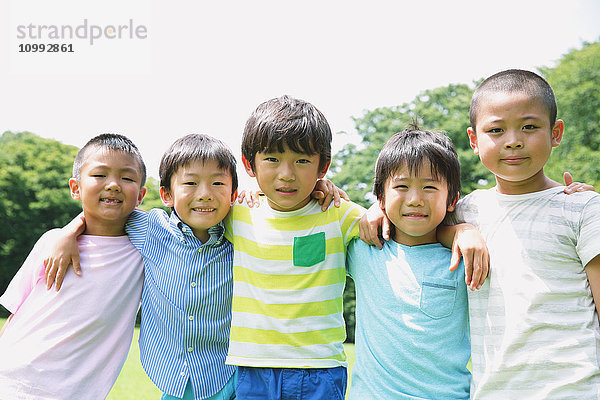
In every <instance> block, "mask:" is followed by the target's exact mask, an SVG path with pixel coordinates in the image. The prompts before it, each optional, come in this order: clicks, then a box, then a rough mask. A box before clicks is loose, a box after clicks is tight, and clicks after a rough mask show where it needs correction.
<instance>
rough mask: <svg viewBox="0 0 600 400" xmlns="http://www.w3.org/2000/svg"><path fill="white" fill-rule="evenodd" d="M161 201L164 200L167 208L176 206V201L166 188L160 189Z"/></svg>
mask: <svg viewBox="0 0 600 400" xmlns="http://www.w3.org/2000/svg"><path fill="white" fill-rule="evenodd" d="M160 199H161V200H162V203H163V204H164V205H165V207H171V208H173V207H174V205H175V201H174V200H173V196H172V195H171V192H170V191H168V190H167V189H166V188H165V187H164V186H161V187H160Z"/></svg>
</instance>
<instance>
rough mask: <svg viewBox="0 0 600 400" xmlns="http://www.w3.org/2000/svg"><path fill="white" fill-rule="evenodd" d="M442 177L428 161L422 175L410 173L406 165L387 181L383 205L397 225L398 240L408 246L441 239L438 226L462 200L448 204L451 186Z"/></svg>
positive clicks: (393, 222)
mask: <svg viewBox="0 0 600 400" xmlns="http://www.w3.org/2000/svg"><path fill="white" fill-rule="evenodd" d="M440 179H441V178H440ZM440 179H438V178H435V177H434V175H433V174H432V172H431V164H430V163H429V162H428V161H424V162H423V164H422V165H421V168H420V170H419V171H418V174H413V175H410V174H409V173H408V168H407V167H406V166H402V167H401V168H400V169H399V170H398V171H396V173H395V174H393V175H392V176H391V177H390V178H389V179H388V180H387V182H386V183H385V189H384V200H383V201H382V200H380V201H379V205H380V207H381V208H382V209H384V210H385V212H386V214H387V216H388V218H389V219H390V221H391V222H392V224H393V225H394V227H395V229H394V236H393V239H394V241H396V242H398V243H401V244H404V245H407V246H416V245H421V244H427V243H436V242H437V239H436V229H437V227H438V225H439V224H440V223H441V222H442V221H443V220H444V217H445V216H446V211H452V210H454V205H455V204H456V200H457V199H458V196H457V198H456V199H454V201H453V203H452V204H451V205H450V206H448V205H447V200H448V186H447V184H446V181H445V180H444V179H441V180H440Z"/></svg>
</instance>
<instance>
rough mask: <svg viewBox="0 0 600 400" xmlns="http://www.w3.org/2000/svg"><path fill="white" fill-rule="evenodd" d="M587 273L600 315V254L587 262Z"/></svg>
mask: <svg viewBox="0 0 600 400" xmlns="http://www.w3.org/2000/svg"><path fill="white" fill-rule="evenodd" d="M585 273H586V274H587V277H588V281H589V282H590V289H591V290H592V296H593V297H594V303H595V304H596V312H597V313H598V315H599V316H600V254H598V255H597V256H596V257H594V258H593V259H592V261H590V262H589V263H587V265H586V266H585Z"/></svg>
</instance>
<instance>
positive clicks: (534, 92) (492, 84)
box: [469, 69, 556, 130]
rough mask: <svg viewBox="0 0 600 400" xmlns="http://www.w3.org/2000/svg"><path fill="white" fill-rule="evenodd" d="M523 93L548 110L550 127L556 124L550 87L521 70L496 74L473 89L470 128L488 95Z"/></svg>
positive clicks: (541, 79)
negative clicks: (535, 99) (539, 102)
mask: <svg viewBox="0 0 600 400" xmlns="http://www.w3.org/2000/svg"><path fill="white" fill-rule="evenodd" d="M494 92H495V93H498V92H500V93H514V92H519V93H525V94H527V95H528V96H530V97H533V98H537V99H539V100H541V102H542V103H543V104H544V106H545V107H546V109H547V110H548V117H549V118H550V125H554V123H555V122H556V99H555V98H554V91H553V90H552V87H551V86H550V84H549V83H548V82H546V80H545V79H544V78H542V77H541V76H539V75H538V74H536V73H534V72H531V71H525V70H522V69H508V70H506V71H501V72H498V73H496V74H494V75H492V76H490V77H489V78H487V79H486V80H484V81H483V82H481V84H480V85H479V86H478V87H477V89H475V92H474V93H473V97H471V108H470V109H469V120H470V121H471V128H473V130H475V125H476V123H477V112H478V111H479V107H480V103H481V102H482V101H483V98H485V96H486V95H488V94H489V93H494Z"/></svg>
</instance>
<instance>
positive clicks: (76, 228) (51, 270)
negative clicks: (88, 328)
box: [44, 214, 85, 292]
mask: <svg viewBox="0 0 600 400" xmlns="http://www.w3.org/2000/svg"><path fill="white" fill-rule="evenodd" d="M84 231H85V219H84V218H83V214H79V215H78V216H77V217H75V219H74V220H73V221H71V222H69V223H68V224H67V225H66V226H65V227H64V228H62V229H61V236H60V238H59V239H58V240H57V241H56V243H55V244H54V246H53V248H52V252H51V253H52V254H51V255H50V256H49V257H47V258H46V259H45V260H44V265H45V267H46V289H48V290H50V288H51V287H52V285H53V284H55V289H56V291H57V292H58V291H59V290H60V287H61V286H62V282H63V280H64V278H65V274H66V273H67V269H68V268H69V265H73V271H74V272H75V274H76V275H78V276H81V266H80V265H79V247H77V237H78V236H79V235H81V234H82V233H83V232H84Z"/></svg>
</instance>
